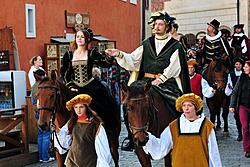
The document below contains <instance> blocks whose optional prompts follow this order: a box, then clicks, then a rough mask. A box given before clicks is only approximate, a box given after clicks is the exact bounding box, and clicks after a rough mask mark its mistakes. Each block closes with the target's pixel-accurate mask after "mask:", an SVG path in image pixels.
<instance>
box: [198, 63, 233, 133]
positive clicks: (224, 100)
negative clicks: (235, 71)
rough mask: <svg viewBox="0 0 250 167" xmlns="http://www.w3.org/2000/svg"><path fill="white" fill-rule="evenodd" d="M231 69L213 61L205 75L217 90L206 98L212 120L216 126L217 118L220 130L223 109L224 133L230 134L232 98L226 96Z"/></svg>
mask: <svg viewBox="0 0 250 167" xmlns="http://www.w3.org/2000/svg"><path fill="white" fill-rule="evenodd" d="M228 72H229V69H227V68H226V66H225V65H224V61H223V60H220V59H219V60H212V61H211V62H210V64H209V66H208V69H207V70H206V71H205V72H204V73H203V77H204V78H205V79H206V80H207V81H208V84H209V85H210V86H211V87H213V88H214V89H215V94H214V96H213V97H211V98H206V102H207V106H208V109H209V112H210V120H211V121H212V122H213V123H214V124H215V120H216V116H217V125H216V127H217V129H218V128H220V125H221V121H220V113H221V112H220V110H221V107H222V109H223V112H222V118H223V120H224V132H225V134H228V114H229V102H230V98H229V97H228V96H226V94H225V88H226V84H227V76H228Z"/></svg>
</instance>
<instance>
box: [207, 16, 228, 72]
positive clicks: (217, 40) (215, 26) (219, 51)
mask: <svg viewBox="0 0 250 167" xmlns="http://www.w3.org/2000/svg"><path fill="white" fill-rule="evenodd" d="M207 25H208V27H207V34H206V36H205V46H204V48H203V52H204V55H205V62H204V63H205V65H204V67H203V68H206V67H207V66H208V65H209V63H210V62H211V61H212V60H213V59H216V60H220V61H222V62H223V63H224V64H225V66H226V67H227V68H228V69H229V68H232V63H231V61H232V60H231V59H232V53H231V49H230V46H229V44H228V42H227V40H226V39H224V38H223V37H222V33H221V31H219V26H220V22H219V21H218V20H216V19H213V20H212V21H211V22H210V23H207Z"/></svg>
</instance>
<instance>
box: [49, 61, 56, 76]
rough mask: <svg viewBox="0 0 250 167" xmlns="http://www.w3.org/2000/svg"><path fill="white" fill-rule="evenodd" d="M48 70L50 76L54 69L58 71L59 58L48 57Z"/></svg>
mask: <svg viewBox="0 0 250 167" xmlns="http://www.w3.org/2000/svg"><path fill="white" fill-rule="evenodd" d="M47 70H48V74H49V76H50V74H51V71H52V70H57V71H58V59H48V60H47Z"/></svg>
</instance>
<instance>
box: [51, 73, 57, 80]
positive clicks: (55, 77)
mask: <svg viewBox="0 0 250 167" xmlns="http://www.w3.org/2000/svg"><path fill="white" fill-rule="evenodd" d="M50 75H51V76H50V77H51V79H52V80H53V81H55V80H56V79H57V71H56V70H51V74H50Z"/></svg>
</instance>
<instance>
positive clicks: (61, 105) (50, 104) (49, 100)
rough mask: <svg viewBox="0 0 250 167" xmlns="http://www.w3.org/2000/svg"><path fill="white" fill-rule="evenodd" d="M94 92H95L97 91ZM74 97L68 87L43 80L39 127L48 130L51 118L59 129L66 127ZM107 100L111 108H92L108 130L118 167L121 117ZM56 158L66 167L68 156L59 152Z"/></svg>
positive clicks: (49, 79)
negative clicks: (68, 103)
mask: <svg viewBox="0 0 250 167" xmlns="http://www.w3.org/2000/svg"><path fill="white" fill-rule="evenodd" d="M94 83H95V82H94ZM93 91H94V92H95V90H93ZM99 92H100V91H99ZM81 93H82V92H81ZM74 95H75V93H73V92H72V91H71V90H69V89H68V87H66V86H65V85H64V84H63V83H61V82H60V81H58V80H56V79H55V78H52V79H51V78H48V77H46V78H44V79H42V80H41V81H40V83H39V85H38V91H37V99H38V100H39V108H38V110H39V120H38V125H39V127H40V128H41V129H42V130H46V129H48V128H49V125H50V120H51V118H52V122H54V124H55V125H56V126H57V127H62V126H63V125H65V123H66V122H67V121H68V120H69V118H70V116H71V113H70V112H69V111H68V110H67V109H66V102H67V101H68V100H70V99H71V98H72V97H74ZM101 97H103V96H101ZM106 99H107V98H106V97H103V99H102V100H103V101H104V102H106V103H107V104H108V105H110V106H109V107H106V109H102V108H101V110H100V108H98V107H99V106H100V107H103V106H102V105H99V106H98V107H96V106H91V105H90V107H91V108H92V109H94V110H95V111H96V112H97V114H98V115H99V116H100V117H101V118H102V120H103V122H104V128H105V130H106V133H107V136H108V140H109V144H110V147H111V154H112V157H113V159H114V163H115V166H116V167H117V166H118V159H119V154H118V147H119V141H118V139H119V134H120V130H121V124H120V115H119V112H118V111H117V110H116V109H114V108H115V106H114V105H112V103H108V102H107V100H106ZM96 100H97V99H94V97H93V100H92V101H93V104H96ZM104 108H105V107H104ZM112 108H113V109H112ZM96 109H98V110H96ZM53 119H54V120H53ZM54 140H55V139H54ZM56 158H57V160H58V166H59V167H62V166H64V164H63V163H64V161H65V158H66V154H65V155H60V154H59V153H58V152H56Z"/></svg>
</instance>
